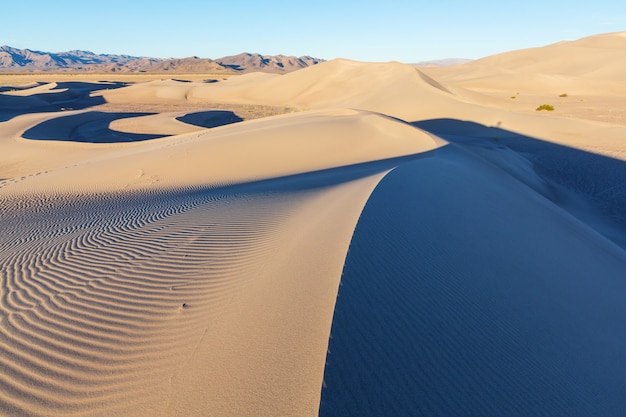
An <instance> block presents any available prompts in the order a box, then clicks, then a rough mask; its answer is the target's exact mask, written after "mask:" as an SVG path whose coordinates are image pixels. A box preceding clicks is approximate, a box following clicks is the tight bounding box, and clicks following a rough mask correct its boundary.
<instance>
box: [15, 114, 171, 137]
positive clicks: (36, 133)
mask: <svg viewBox="0 0 626 417" xmlns="http://www.w3.org/2000/svg"><path fill="white" fill-rule="evenodd" d="M151 114H154V113H105V112H99V111H90V112H86V113H81V114H75V115H71V116H61V117H57V118H54V119H51V120H47V121H45V122H43V123H40V124H38V125H37V126H34V127H32V128H30V129H28V130H27V131H26V132H24V135H23V137H24V138H26V139H34V140H61V141H70V142H88V143H118V142H138V141H143V140H149V139H156V138H161V137H164V136H167V135H154V134H138V133H126V132H119V131H115V130H111V129H110V128H109V124H110V123H111V122H112V121H114V120H118V119H125V118H129V117H140V116H149V115H151Z"/></svg>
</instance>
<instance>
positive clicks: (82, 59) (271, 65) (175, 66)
mask: <svg viewBox="0 0 626 417" xmlns="http://www.w3.org/2000/svg"><path fill="white" fill-rule="evenodd" d="M322 61H323V60H321V59H316V58H311V57H308V56H305V57H293V56H284V55H277V56H267V55H266V56H264V55H260V54H249V53H242V54H239V55H234V56H229V57H224V58H220V59H217V60H212V59H209V58H198V57H189V58H171V59H162V58H149V57H136V56H130V55H110V54H95V53H93V52H90V51H79V50H74V51H68V52H59V53H52V52H42V51H35V50H31V49H17V48H12V47H10V46H6V45H4V46H0V72H40V71H49V72H53V71H54V72H71V71H89V72H179V73H183V72H187V73H201V72H207V73H215V72H225V73H227V72H230V73H232V72H252V71H263V72H275V73H281V72H284V73H286V72H292V71H295V70H298V69H301V68H306V67H308V66H311V65H315V64H317V63H319V62H322Z"/></svg>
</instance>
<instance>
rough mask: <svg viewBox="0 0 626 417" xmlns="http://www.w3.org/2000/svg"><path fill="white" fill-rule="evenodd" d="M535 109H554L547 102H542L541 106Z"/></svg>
mask: <svg viewBox="0 0 626 417" xmlns="http://www.w3.org/2000/svg"><path fill="white" fill-rule="evenodd" d="M536 110H537V111H541V110H546V111H553V110H554V106H551V105H549V104H542V105H541V106H539V107H537V109H536Z"/></svg>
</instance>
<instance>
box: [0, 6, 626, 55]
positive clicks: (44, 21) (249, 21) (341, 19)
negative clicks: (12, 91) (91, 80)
mask: <svg viewBox="0 0 626 417" xmlns="http://www.w3.org/2000/svg"><path fill="white" fill-rule="evenodd" d="M2 3H3V4H2V5H1V6H0V16H1V17H2V19H1V21H2V23H0V45H9V46H13V47H16V48H29V49H34V50H40V51H47V52H63V51H69V50H72V49H82V50H88V51H93V52H96V53H111V54H128V55H136V56H150V57H162V58H167V57H177V58H182V57H187V56H192V55H196V56H200V57H203V58H220V57H222V56H226V55H234V54H238V53H240V52H259V53H261V54H267V55H275V54H285V55H298V56H299V55H311V56H314V57H317V58H324V59H333V58H338V57H343V58H350V59H355V60H360V61H401V62H407V63H411V62H418V61H423V60H431V59H440V58H472V59H473V58H481V57H484V56H488V55H492V54H495V53H499V52H505V51H510V50H514V49H522V48H528V47H535V46H543V45H547V44H550V43H554V42H558V41H561V40H574V39H578V38H582V37H585V36H589V35H593V34H598V33H607V32H619V31H626V2H625V1H624V0H616V1H613V0H593V1H590V0H584V1H579V0H542V1H536V0H525V1H522V2H508V1H483V0H473V1H446V0H429V1H419V0H415V1H406V0H381V1H370V0H360V1H353V0H349V1H340V0H336V1H327V0H319V1H302V0H300V1H277V0H276V1H275V0H270V1H262V0H259V1H249V0H235V1H229V0H219V1H212V0H204V1H201V0H188V1H186V0H178V1H162V0H150V1H140V0H124V1H121V0H106V1H99V0H82V1H78V0H53V1H52V0H41V1H38V0H2Z"/></svg>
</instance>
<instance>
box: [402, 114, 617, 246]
mask: <svg viewBox="0 0 626 417" xmlns="http://www.w3.org/2000/svg"><path fill="white" fill-rule="evenodd" d="M411 124H412V125H413V126H415V127H418V128H420V129H422V130H425V131H427V132H430V133H433V134H435V135H437V136H439V137H442V138H444V139H446V140H448V141H449V142H451V143H455V144H457V145H459V146H462V147H464V148H465V149H467V150H470V151H472V152H473V153H475V154H478V155H480V156H481V157H483V158H485V159H487V160H488V161H489V162H491V163H493V164H495V165H497V166H498V167H499V168H501V169H504V170H505V171H507V172H509V173H510V174H511V175H513V176H514V177H516V178H518V179H519V180H521V181H522V182H527V178H528V175H527V173H525V172H519V169H518V168H516V167H518V166H519V165H520V164H519V163H518V162H517V161H519V160H522V159H523V160H524V162H525V163H526V164H527V165H528V167H529V168H530V169H532V170H533V171H534V172H535V173H536V174H538V175H539V176H540V177H541V178H542V180H543V182H544V184H548V186H549V187H550V188H551V190H547V191H546V192H542V190H537V187H535V186H533V184H527V185H530V186H531V187H533V188H535V189H536V191H540V192H541V193H542V194H543V195H544V196H545V197H548V198H549V199H550V200H552V201H553V202H555V203H557V204H558V205H560V206H561V207H563V208H565V209H566V210H568V211H569V212H570V213H571V214H573V215H575V216H577V217H579V218H581V219H583V220H584V221H586V222H588V223H591V224H593V225H594V226H597V227H596V229H598V231H600V232H601V233H603V234H604V235H605V236H607V237H609V238H610V239H612V240H613V241H614V242H615V243H617V244H619V245H620V246H621V247H623V248H626V209H625V207H626V162H625V161H622V160H619V159H614V158H610V157H607V156H603V155H598V154H594V153H590V152H586V151H582V150H579V149H574V148H570V147H567V146H563V145H558V144H555V143H551V142H546V141H544V140H540V139H537V138H533V137H529V136H524V135H520V134H518V133H515V132H511V131H508V130H504V129H500V128H497V127H488V126H484V125H481V124H478V123H474V122H468V121H461V120H456V119H434V120H425V121H420V122H414V123H411ZM512 159H515V160H516V161H512ZM516 170H517V171H516ZM593 211H595V212H596V213H599V216H592V217H590V215H592V214H593V213H591V212H593ZM593 217H595V218H593ZM615 227H617V228H618V230H615ZM616 232H617V233H616Z"/></svg>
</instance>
